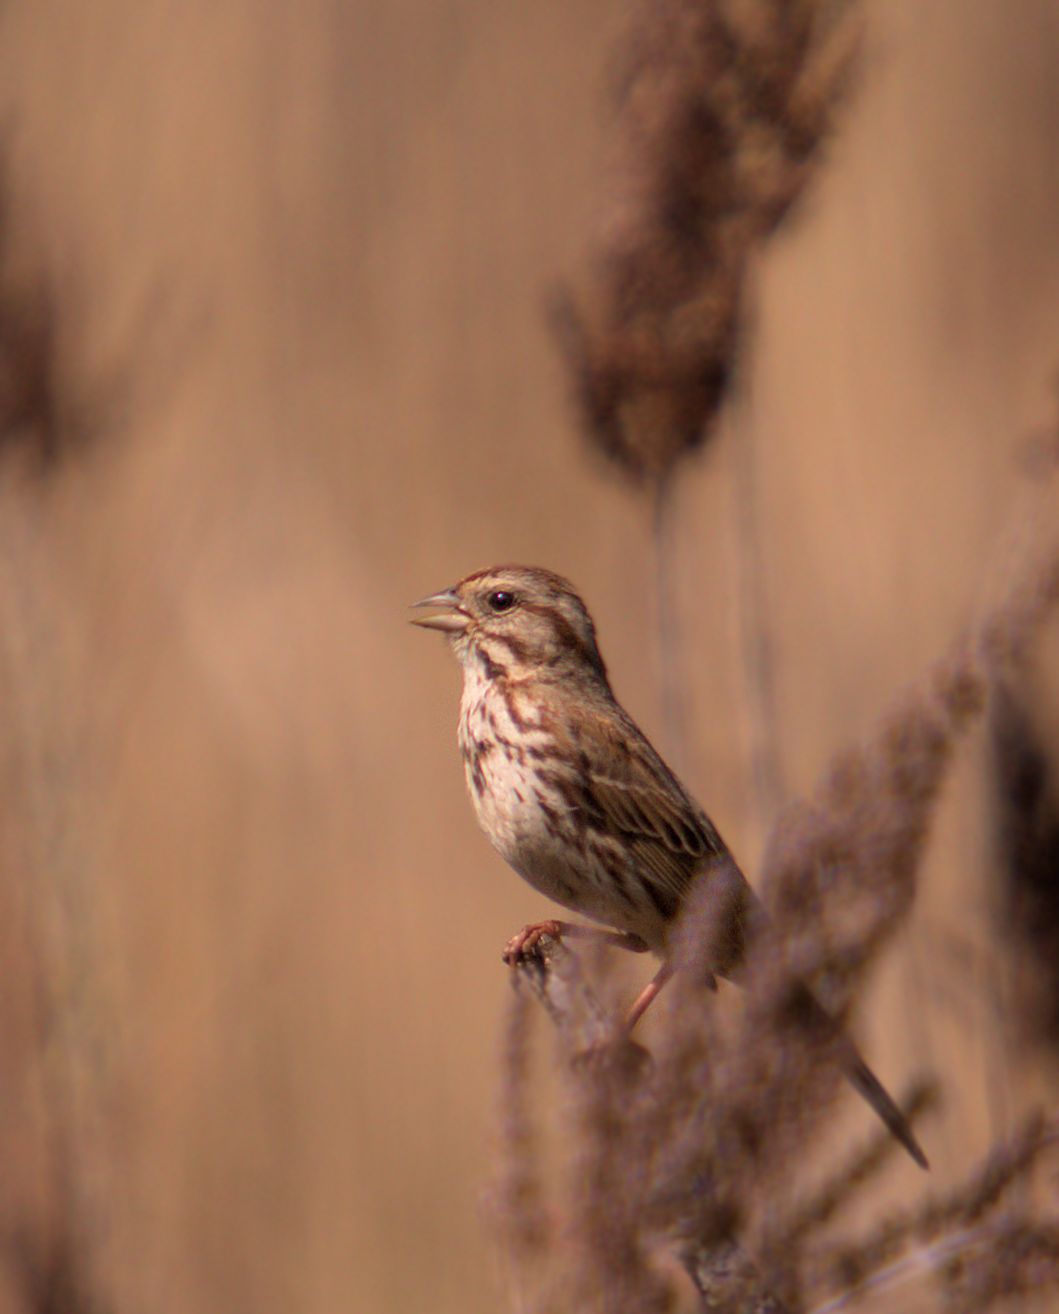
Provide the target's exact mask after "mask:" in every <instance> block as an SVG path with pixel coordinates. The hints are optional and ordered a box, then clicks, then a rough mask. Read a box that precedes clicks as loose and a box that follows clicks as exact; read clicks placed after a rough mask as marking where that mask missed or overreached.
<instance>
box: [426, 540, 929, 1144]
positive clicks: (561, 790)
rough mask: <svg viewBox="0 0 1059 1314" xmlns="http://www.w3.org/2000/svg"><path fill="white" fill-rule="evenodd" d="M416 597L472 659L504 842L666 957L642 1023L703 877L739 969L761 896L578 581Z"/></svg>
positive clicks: (514, 951) (487, 793)
mask: <svg viewBox="0 0 1059 1314" xmlns="http://www.w3.org/2000/svg"><path fill="white" fill-rule="evenodd" d="M415 606H416V607H430V608H432V609H433V610H434V613H435V614H433V615H430V616H426V617H422V618H416V620H415V621H414V623H415V624H417V625H422V626H425V627H426V628H427V629H434V630H440V631H441V632H442V633H444V634H446V635H447V636H448V638H449V642H450V643H451V645H452V648H453V651H454V652H455V654H456V657H457V659H458V661H459V662H460V665H461V666H462V667H463V697H462V700H461V703H460V720H459V745H460V750H461V752H462V754H463V762H464V769H465V772H466V777H467V788H468V791H469V793H470V796H471V800H472V802H473V804H474V808H475V812H476V813H477V815H478V821H479V823H480V824H481V827H482V829H483V830H484V831H485V833H486V834H487V835H488V837H489V839H490V840H491V841H492V843H493V845H494V847H495V848H496V849H497V850H498V852H499V853H500V855H501V856H502V857H503V858H504V859H505V860H506V861H507V862H508V863H510V865H511V866H512V867H514V869H515V871H517V872H518V873H519V875H520V876H523V877H524V878H525V879H526V880H527V881H528V882H529V883H530V884H531V885H532V886H533V887H534V888H535V889H537V890H539V891H540V892H541V893H542V894H545V895H547V896H548V898H550V899H553V900H554V901H555V902H556V903H559V904H562V906H563V907H565V908H570V909H573V911H575V912H578V913H582V914H583V915H585V916H586V917H589V918H591V919H592V920H593V921H594V922H599V923H602V924H603V925H604V926H609V927H613V928H615V931H614V932H609V933H607V932H598V931H595V932H592V933H594V934H606V935H607V938H609V939H612V940H613V941H615V942H616V943H620V944H622V945H623V946H624V947H625V948H629V949H633V950H635V951H643V950H648V949H649V950H652V951H653V952H654V953H656V954H658V955H659V956H660V957H661V958H662V966H661V968H660V970H659V971H658V973H657V974H656V976H655V977H654V979H653V980H652V981H651V982H650V984H649V985H648V986H647V987H646V988H645V990H644V991H643V993H642V994H641V995H640V997H639V999H638V1000H637V1001H636V1003H635V1004H634V1005H633V1008H632V1010H631V1013H630V1015H629V1025H630V1026H631V1025H632V1023H633V1022H635V1020H636V1019H637V1018H638V1017H639V1016H640V1015H641V1014H642V1013H643V1011H644V1009H646V1007H647V1006H648V1004H650V1002H651V1000H652V999H653V998H654V997H655V996H656V995H657V994H658V992H659V991H660V990H661V988H662V986H663V985H664V984H665V982H666V981H667V980H668V978H669V976H670V975H671V973H672V968H671V966H670V963H669V961H668V954H669V949H670V945H669V939H670V932H671V931H672V928H673V926H674V924H675V921H676V919H677V917H678V915H679V913H680V911H681V908H682V906H683V904H684V900H685V897H686V896H687V893H688V890H689V888H690V887H691V884H692V882H693V881H696V880H700V879H705V878H708V879H709V880H710V881H711V883H713V882H716V883H717V889H718V894H719V895H723V896H724V897H726V898H727V899H728V900H729V901H730V904H731V908H732V913H731V916H730V917H729V918H728V919H727V921H726V925H725V928H724V929H725V933H724V937H723V940H722V943H721V944H720V946H719V948H718V950H717V954H716V959H715V961H714V962H712V963H711V964H710V966H711V968H712V970H713V971H714V972H716V974H717V975H719V976H725V977H728V976H731V975H732V974H733V973H734V972H735V971H737V969H738V967H739V965H740V962H741V960H742V958H743V954H744V949H745V939H746V933H747V930H748V927H749V926H750V925H752V923H753V920H754V919H755V918H764V912H763V910H762V908H761V905H760V903H759V902H758V900H757V898H756V896H755V895H754V894H753V892H752V890H751V889H750V886H749V885H748V884H747V883H746V881H745V879H744V878H743V875H742V873H741V872H740V871H739V868H738V867H737V866H736V864H735V861H734V859H733V858H732V856H731V854H730V853H729V851H728V849H727V847H726V846H725V844H724V841H723V840H722V839H721V837H720V835H719V834H718V833H717V831H716V829H715V828H714V826H713V823H712V822H711V821H710V819H709V817H707V815H706V813H705V812H704V811H703V810H702V808H701V807H699V805H698V804H697V803H696V802H695V800H694V799H693V798H692V797H691V795H690V794H689V793H688V792H687V790H686V789H685V788H684V786H683V785H682V784H681V783H680V781H679V780H678V779H677V777H676V776H675V775H674V774H673V772H672V771H671V770H670V769H669V767H667V766H666V764H665V762H663V760H662V759H661V757H660V756H659V755H658V753H656V752H655V750H654V748H652V746H651V744H650V743H649V742H648V740H647V738H646V737H645V736H644V734H643V733H642V731H641V730H640V729H639V728H638V727H637V725H636V724H635V722H634V721H633V720H632V718H631V717H630V716H629V715H628V713H627V712H626V711H625V710H624V708H623V707H622V706H621V705H620V704H619V703H618V701H617V700H616V699H615V697H614V694H613V693H612V692H611V688H610V683H609V681H608V679H607V671H606V667H605V666H604V664H603V658H602V657H601V656H600V653H599V647H598V645H597V643H596V630H595V626H594V625H593V623H592V618H591V616H589V614H588V610H587V608H586V607H585V605H584V603H583V602H582V601H581V599H580V598H579V597H578V595H577V593H575V591H574V589H573V588H572V587H571V586H570V584H569V583H568V582H567V581H566V580H565V579H563V578H561V577H560V576H559V575H555V574H553V573H552V572H551V571H548V570H541V569H537V568H534V567H529V566H494V567H492V568H490V569H489V570H480V571H477V572H476V573H475V574H473V575H468V576H467V578H466V579H463V580H461V581H460V582H459V583H458V584H456V585H454V586H453V587H452V588H450V589H444V590H443V591H441V592H440V593H434V594H432V595H431V596H430V597H428V598H424V599H423V600H422V601H421V602H417V603H416V604H415ZM711 897H712V888H711ZM586 931H587V928H581V927H577V926H574V925H571V924H569V923H565V922H557V921H547V922H540V923H537V924H535V925H532V926H527V927H525V928H524V929H523V930H522V931H521V932H520V933H519V934H518V935H516V936H515V937H514V938H513V939H512V940H511V941H510V942H509V943H508V946H507V950H506V953H505V958H506V959H507V960H508V961H515V960H517V959H518V958H519V957H520V956H521V955H522V954H524V953H526V952H528V951H529V950H530V949H531V948H532V946H533V945H534V943H535V942H536V941H537V940H538V939H539V938H540V936H541V935H542V934H543V933H545V932H548V933H550V934H552V935H561V934H567V935H571V934H585V933H586ZM806 994H807V997H808V992H806ZM813 1007H814V1008H815V1009H816V1010H817V1012H818V1013H820V1014H821V1015H823V1009H822V1007H821V1006H820V1005H818V1004H815V1003H814V1004H813ZM833 1025H834V1024H832V1027H833ZM836 1034H837V1029H836ZM839 1048H840V1061H841V1062H842V1065H843V1069H844V1071H845V1072H846V1075H847V1076H848V1077H849V1079H850V1081H851V1082H852V1083H853V1085H854V1086H855V1087H856V1089H857V1090H858V1091H859V1092H860V1093H861V1095H863V1096H864V1098H865V1099H866V1100H867V1101H868V1103H869V1104H870V1105H871V1106H872V1107H873V1108H874V1109H875V1111H876V1113H878V1115H879V1117H880V1118H881V1119H882V1120H883V1122H884V1123H885V1124H886V1126H887V1127H888V1128H889V1129H890V1131H891V1132H892V1133H893V1134H894V1135H895V1136H896V1137H897V1138H898V1140H900V1141H901V1143H902V1144H903V1145H904V1146H905V1148H906V1149H907V1150H908V1151H909V1153H910V1154H911V1155H912V1157H913V1158H914V1159H915V1160H916V1162H917V1163H919V1164H920V1165H921V1166H923V1167H926V1162H927V1161H926V1158H925V1156H924V1154H923V1151H922V1149H921V1148H920V1146H919V1144H918V1142H917V1141H916V1139H915V1136H914V1135H913V1133H912V1130H911V1128H910V1127H909V1125H908V1122H907V1120H906V1119H905V1117H904V1115H903V1114H902V1113H901V1111H900V1109H898V1108H897V1106H896V1105H895V1104H894V1102H893V1100H892V1099H891V1098H890V1096H889V1094H888V1093H887V1092H886V1090H885V1089H884V1087H883V1086H882V1085H881V1083H880V1082H879V1081H878V1079H877V1078H876V1077H875V1075H874V1074H873V1073H872V1071H871V1070H870V1068H868V1066H867V1064H865V1062H864V1060H863V1059H862V1058H861V1057H860V1055H859V1053H858V1052H857V1050H856V1048H855V1047H854V1045H853V1043H852V1041H850V1040H849V1039H848V1038H846V1037H844V1036H843V1037H841V1044H840V1047H839Z"/></svg>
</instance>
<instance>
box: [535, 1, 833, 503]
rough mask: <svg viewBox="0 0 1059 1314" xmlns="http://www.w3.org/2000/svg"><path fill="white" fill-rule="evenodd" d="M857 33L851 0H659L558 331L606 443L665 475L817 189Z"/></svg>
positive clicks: (697, 433)
mask: <svg viewBox="0 0 1059 1314" xmlns="http://www.w3.org/2000/svg"><path fill="white" fill-rule="evenodd" d="M856 38H857V31H856V26H855V23H854V21H853V19H852V18H851V16H850V13H849V8H848V6H847V5H846V4H843V3H837V4H836V3H834V2H833V0H651V3H645V4H644V5H643V6H642V9H641V12H640V17H639V21H638V22H637V23H636V25H635V27H634V30H633V32H632V34H631V38H630V41H629V44H628V51H627V54H626V56H625V59H624V62H623V65H622V67H621V70H620V75H619V77H618V80H617V82H618V85H617V101H618V105H617V111H618V123H617V133H616V136H617V138H618V142H619V149H620V150H621V152H622V158H621V163H620V164H619V166H618V178H617V180H616V187H615V200H614V204H613V209H612V211H611V213H610V214H609V216H608V218H607V222H606V226H605V229H604V232H603V233H602V235H601V238H600V240H599V242H598V244H597V248H596V250H595V252H594V256H593V259H592V261H591V265H590V268H589V270H588V274H587V277H586V278H585V279H584V280H583V285H582V286H580V287H578V289H577V290H576V291H575V292H571V293H570V294H568V295H565V296H564V297H563V298H562V300H561V302H560V304H559V306H558V307H557V327H558V329H559V333H560V341H561V344H562V346H563V349H564V354H565V356H566V359H567V363H568V365H569V367H570V371H571V374H572V377H573V380H574V385H575V391H576V395H577V398H578V401H579V404H580V408H581V411H582V416H583V420H584V426H585V429H586V432H587V434H588V435H589V437H590V439H591V440H592V442H593V444H594V445H595V446H596V447H597V448H598V449H599V450H600V451H601V452H603V453H604V455H605V456H607V457H608V458H609V459H610V460H611V461H613V462H614V463H615V464H616V466H617V467H618V469H620V470H621V471H622V472H623V473H624V474H625V475H627V476H628V477H630V478H631V479H632V480H634V481H635V482H647V483H651V484H655V485H658V484H661V483H663V482H664V481H665V479H666V477H667V476H668V475H669V474H670V473H671V472H672V470H673V468H674V466H675V465H676V463H677V462H678V461H679V459H680V457H681V456H683V455H685V454H687V453H689V452H692V451H694V450H695V449H696V448H697V447H699V446H700V445H701V444H702V443H703V442H704V441H705V439H706V438H707V436H708V434H709V432H710V423H711V421H712V420H713V419H714V417H715V415H716V413H717V410H718V407H719V406H720V403H721V401H722V399H723V398H724V395H725V391H726V388H727V386H728V383H729V380H730V378H731V376H732V371H733V368H734V366H735V359H736V351H737V346H738V342H739V336H740V320H741V314H742V307H743V302H744V299H745V296H746V288H747V283H748V277H749V275H750V273H751V270H752V262H753V257H754V255H755V253H756V252H757V251H758V250H759V248H760V246H761V244H762V243H763V241H764V240H765V239H767V238H768V236H769V235H770V234H771V233H772V232H773V231H774V230H775V229H776V227H777V225H778V224H779V223H780V222H781V220H782V219H783V217H784V216H785V215H786V214H787V213H788V211H789V210H790V207H791V205H792V204H793V202H794V201H796V200H797V199H798V197H799V196H800V195H801V193H802V192H803V190H804V189H805V186H806V184H807V182H808V181H809V178H810V176H811V175H812V172H813V170H814V168H815V167H816V164H817V162H818V160H819V157H820V154H821V148H822V146H823V145H824V143H825V142H826V140H827V138H828V134H829V132H830V130H831V127H832V124H833V122H834V118H835V115H836V112H837V110H838V109H839V107H840V106H841V104H842V103H843V100H844V96H845V92H846V89H847V88H848V86H849V83H850V76H851V72H852V69H853V64H854V54H855V50H856V44H857V41H856Z"/></svg>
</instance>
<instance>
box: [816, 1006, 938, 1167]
mask: <svg viewBox="0 0 1059 1314" xmlns="http://www.w3.org/2000/svg"><path fill="white" fill-rule="evenodd" d="M804 990H805V999H804V1002H805V1003H806V1005H807V1006H808V1013H809V1017H810V1020H811V1023H812V1024H815V1025H817V1026H822V1027H825V1028H826V1029H827V1030H828V1031H829V1032H830V1033H831V1035H832V1036H833V1037H834V1040H835V1041H836V1042H837V1047H836V1053H835V1057H836V1059H837V1061H838V1064H839V1066H840V1067H841V1069H842V1071H843V1072H844V1073H845V1075H846V1078H847V1080H848V1081H849V1084H850V1085H851V1086H852V1087H853V1089H854V1090H855V1091H856V1092H857V1093H858V1095H860V1096H861V1097H862V1098H863V1099H864V1100H866V1101H867V1102H868V1104H870V1105H871V1107H872V1108H873V1109H874V1110H875V1112H876V1113H877V1114H878V1115H879V1117H880V1118H881V1119H882V1121H883V1123H884V1125H885V1126H886V1127H887V1129H888V1130H889V1132H890V1134H891V1135H892V1136H894V1137H895V1138H896V1139H897V1140H898V1141H900V1142H901V1144H902V1145H903V1146H904V1147H905V1149H906V1150H907V1151H908V1153H909V1154H910V1155H911V1156H912V1158H913V1159H915V1161H916V1163H918V1164H919V1166H920V1168H929V1167H930V1164H929V1162H928V1161H927V1156H926V1155H925V1154H924V1153H923V1147H922V1146H921V1145H920V1143H919V1142H918V1141H917V1140H916V1136H915V1133H914V1132H913V1131H912V1125H911V1123H910V1122H909V1121H908V1119H907V1118H906V1117H905V1115H904V1114H903V1113H902V1112H901V1110H900V1109H899V1108H898V1107H897V1105H896V1104H895V1102H894V1099H893V1096H892V1095H891V1094H890V1092H889V1091H888V1090H887V1089H886V1087H885V1086H884V1085H883V1084H882V1082H881V1081H880V1080H879V1078H878V1077H877V1076H876V1075H875V1073H874V1072H872V1070H871V1068H869V1067H868V1065H867V1063H865V1062H864V1059H863V1058H862V1057H861V1053H860V1050H859V1049H858V1048H857V1047H856V1045H855V1044H854V1043H853V1041H852V1040H851V1039H850V1038H849V1036H848V1035H847V1034H846V1032H845V1031H843V1030H842V1029H841V1028H840V1027H839V1024H838V1023H837V1022H836V1021H835V1019H834V1018H833V1017H832V1016H831V1014H830V1013H829V1012H828V1011H827V1009H826V1008H825V1007H824V1006H823V1004H821V1003H820V1001H819V1000H818V999H817V997H816V996H815V995H814V994H813V992H812V991H811V990H810V989H809V988H808V987H807V986H806V987H804ZM800 994H801V991H799V995H800Z"/></svg>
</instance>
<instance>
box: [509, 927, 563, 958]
mask: <svg viewBox="0 0 1059 1314" xmlns="http://www.w3.org/2000/svg"><path fill="white" fill-rule="evenodd" d="M546 935H547V936H549V937H550V938H551V939H553V940H561V939H562V938H563V928H562V923H561V922H557V921H555V920H554V918H553V919H550V920H549V921H546V922H530V924H529V925H528V926H524V927H523V928H522V930H521V931H519V933H518V934H517V935H513V936H512V937H511V939H510V940H508V942H507V944H506V945H505V946H504V962H505V963H507V965H508V966H509V967H514V966H515V965H516V964H518V963H521V962H522V960H523V959H524V958H528V957H529V955H530V954H532V953H533V951H534V950H535V949H536V947H537V944H538V943H539V942H540V940H541V939H542V938H543V937H544V936H546Z"/></svg>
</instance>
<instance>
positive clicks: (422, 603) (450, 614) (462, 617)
mask: <svg viewBox="0 0 1059 1314" xmlns="http://www.w3.org/2000/svg"><path fill="white" fill-rule="evenodd" d="M412 606H413V607H436V608H437V609H438V614H437V615H436V616H413V617H412V624H413V625H422V627H423V628H424V629H425V630H441V632H442V633H443V634H462V632H463V631H464V630H465V629H466V628H467V626H468V625H469V624H470V621H471V618H470V616H468V615H467V613H466V612H465V611H464V610H463V608H462V607H461V606H460V600H459V598H458V597H457V596H456V594H455V593H454V592H453V590H452V589H442V591H441V592H440V593H432V594H431V595H430V597H429V598H421V599H420V600H419V601H418V602H413V603H412Z"/></svg>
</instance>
